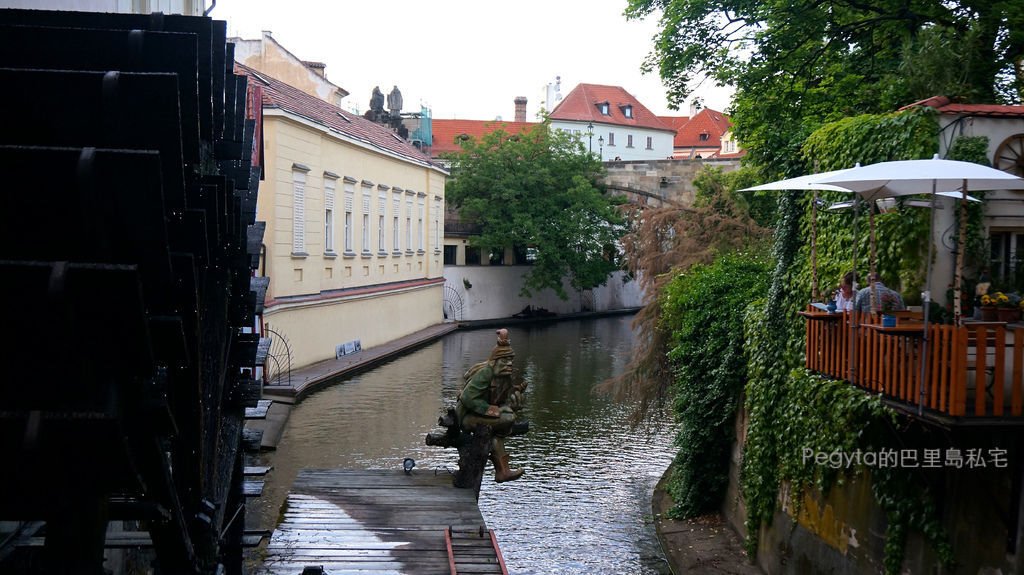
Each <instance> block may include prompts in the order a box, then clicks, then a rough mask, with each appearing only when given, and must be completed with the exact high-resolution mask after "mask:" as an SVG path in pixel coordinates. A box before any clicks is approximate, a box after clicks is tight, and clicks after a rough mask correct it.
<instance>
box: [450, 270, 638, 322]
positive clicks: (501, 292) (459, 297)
mask: <svg viewBox="0 0 1024 575" xmlns="http://www.w3.org/2000/svg"><path fill="white" fill-rule="evenodd" d="M529 271H530V267H529V266H445V268H444V279H445V296H444V297H445V304H444V305H445V314H446V316H447V317H445V319H448V320H456V321H476V320H484V319H496V318H505V317H510V316H512V315H514V314H517V313H519V312H521V311H523V308H524V307H526V306H528V305H529V306H533V307H534V308H544V309H546V310H548V311H550V312H552V313H556V314H560V315H561V314H567V313H576V312H580V311H614V310H622V309H632V308H637V307H640V306H642V305H643V293H642V292H641V291H640V286H639V284H638V283H637V282H636V281H635V280H632V279H629V278H628V276H625V275H624V274H623V273H622V272H615V273H613V274H612V275H611V276H610V277H609V278H608V281H607V282H606V283H605V285H603V286H598V287H596V288H594V289H593V290H585V291H584V292H578V291H576V290H575V289H573V288H572V287H571V286H569V285H568V284H567V283H566V284H565V285H564V286H563V289H565V292H566V294H568V296H569V298H568V299H566V300H562V299H559V297H558V295H557V294H555V292H554V290H550V289H546V290H543V291H540V292H536V293H534V294H533V295H532V296H531V297H524V296H521V295H519V290H520V289H522V286H523V275H525V274H526V273H527V272H529Z"/></svg>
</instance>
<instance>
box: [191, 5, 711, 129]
mask: <svg viewBox="0 0 1024 575" xmlns="http://www.w3.org/2000/svg"><path fill="white" fill-rule="evenodd" d="M625 6H626V0H543V1H542V0H517V1H514V2H505V3H498V2H494V1H492V0H433V1H424V0H420V1H417V2H413V1H410V0H391V1H387V2H374V1H356V0H343V1H338V0H218V1H217V6H216V8H214V10H213V12H212V13H211V14H210V16H212V17H213V18H216V19H218V20H226V21H227V22H228V35H229V36H240V37H242V38H246V39H255V38H258V37H259V35H260V31H261V30H269V31H271V32H272V33H273V36H274V39H275V40H277V41H278V42H279V43H280V44H281V45H282V46H284V47H285V48H287V49H288V50H289V51H291V52H292V53H293V54H295V55H296V56H297V57H299V58H301V59H303V60H314V61H320V62H324V63H326V64H327V70H326V71H327V78H328V79H329V80H330V81H331V82H333V83H335V84H337V85H339V86H341V87H342V88H344V89H345V90H347V91H348V92H349V93H350V95H349V96H348V97H347V98H345V100H344V101H343V105H344V106H345V107H346V108H349V109H353V108H356V109H357V111H358V112H360V113H362V112H363V111H365V110H366V109H367V108H369V103H370V93H371V91H372V90H373V87H374V86H380V89H381V91H382V92H384V94H387V93H388V92H390V91H391V87H392V86H394V85H397V86H398V88H399V89H400V90H401V91H402V96H403V100H404V107H403V111H406V112H411V111H418V108H419V104H420V103H422V104H425V105H427V106H428V107H430V108H431V109H432V110H433V114H434V117H435V118H448V119H450V118H459V119H469V120H491V119H494V118H495V117H497V116H501V117H502V118H503V119H505V120H512V119H513V113H514V105H513V99H514V98H515V97H516V96H526V97H527V99H528V104H527V119H528V120H531V121H532V120H535V119H536V114H537V111H538V109H539V107H540V104H541V98H542V95H543V87H544V85H545V84H547V83H550V82H554V80H555V77H556V76H561V78H562V90H561V91H562V94H563V95H565V94H568V93H569V91H570V90H572V88H573V87H574V86H576V84H578V83H581V82H585V83H591V84H610V85H617V86H622V87H623V88H625V89H626V90H627V91H628V92H630V93H631V94H633V95H634V96H635V97H636V98H637V99H638V100H640V102H641V103H643V104H644V105H645V106H647V107H648V108H650V109H651V111H653V112H654V113H655V114H659V115H688V108H684V109H683V110H680V111H679V112H672V111H670V110H669V109H668V103H667V101H666V98H665V88H664V87H663V86H662V85H661V82H660V81H659V80H658V78H657V76H656V75H655V74H646V75H645V74H642V73H641V72H640V65H641V64H642V62H643V60H644V57H645V56H646V55H647V54H648V53H649V52H650V50H651V46H652V41H651V38H652V36H653V35H654V33H655V31H656V30H657V22H656V20H652V19H648V20H646V21H627V20H626V18H625V17H624V16H623V15H622V11H623V10H624V9H625ZM705 84H706V86H704V87H702V89H701V91H700V93H701V94H702V95H703V96H704V99H705V105H706V106H708V107H710V108H714V109H717V110H720V111H725V108H727V107H728V105H729V99H728V93H727V92H726V91H725V90H722V89H716V88H714V87H713V86H711V84H710V82H707V83H705Z"/></svg>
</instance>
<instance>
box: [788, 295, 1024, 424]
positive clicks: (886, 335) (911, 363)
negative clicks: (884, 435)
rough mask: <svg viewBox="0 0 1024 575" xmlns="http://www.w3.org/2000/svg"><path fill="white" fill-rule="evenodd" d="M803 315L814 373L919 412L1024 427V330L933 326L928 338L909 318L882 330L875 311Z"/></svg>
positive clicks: (1007, 326) (982, 325)
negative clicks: (1017, 423) (881, 396)
mask: <svg viewBox="0 0 1024 575" xmlns="http://www.w3.org/2000/svg"><path fill="white" fill-rule="evenodd" d="M800 313H801V315H803V316H804V317H806V318H807V325H806V348H805V352H806V357H805V365H806V367H807V368H808V369H810V370H812V371H815V372H818V373H821V374H824V375H828V376H830V377H834V378H836V379H842V380H845V381H848V382H850V383H852V384H853V385H856V386H858V387H861V388H863V389H865V390H868V391H871V392H875V393H881V394H882V395H883V397H884V398H885V399H886V400H888V401H889V402H890V403H891V404H896V405H897V406H898V407H901V408H904V410H906V411H909V412H917V413H919V414H921V415H925V414H928V415H943V416H949V417H953V418H958V419H961V420H963V421H964V422H968V421H980V420H982V419H984V420H1019V421H1018V422H1019V423H1024V405H1022V395H1024V331H1021V330H1024V325H1021V326H1017V325H1015V324H1007V323H1004V322H965V325H963V326H960V327H956V326H952V325H944V324H935V323H930V324H929V325H928V327H927V333H926V332H925V326H924V323H923V322H921V321H920V320H914V319H909V318H908V319H901V320H900V322H899V323H898V324H897V325H896V326H895V327H883V326H882V321H881V318H879V317H878V316H876V315H872V314H866V313H865V314H861V313H855V312H842V313H831V314H830V313H826V312H819V311H816V310H813V309H812V308H809V309H808V311H806V312H800ZM1018 327H1019V329H1018ZM926 335H927V337H925V336H926ZM922 362H924V369H923V370H922ZM922 374H923V375H922Z"/></svg>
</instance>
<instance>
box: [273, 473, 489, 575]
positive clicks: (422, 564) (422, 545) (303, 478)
mask: <svg viewBox="0 0 1024 575" xmlns="http://www.w3.org/2000/svg"><path fill="white" fill-rule="evenodd" d="M310 566H322V567H323V569H324V572H325V573H329V574H330V575H341V574H355V573H358V574H360V575H383V574H394V575H398V574H405V575H428V574H430V575H435V574H436V575H456V574H470V573H472V574H495V575H500V574H505V575H507V573H508V572H507V571H506V570H505V565H504V560H503V559H502V557H501V551H500V550H499V549H498V544H497V540H496V539H495V538H494V534H493V532H491V531H490V530H489V529H488V528H487V526H486V525H485V524H484V519H483V516H482V515H481V514H480V509H479V507H478V506H477V502H476V499H475V497H474V493H473V490H472V489H456V488H454V487H452V478H451V475H449V474H448V473H444V472H441V473H439V474H435V473H434V472H433V471H429V470H426V471H420V470H413V472H412V474H410V475H406V474H405V473H404V472H402V471H401V470H395V471H391V470H370V471H366V470H345V469H304V470H302V471H300V472H299V476H298V477H297V478H296V480H295V483H294V485H293V486H292V490H291V492H290V493H289V494H288V499H287V502H286V504H285V509H284V511H283V519H282V521H281V523H280V524H279V525H278V526H277V529H275V530H274V534H273V536H272V537H271V540H270V544H269V546H268V547H267V554H266V559H265V560H264V563H263V566H262V568H261V569H260V570H258V571H257V573H262V574H266V575H286V574H287V575H299V574H300V573H302V570H303V569H304V568H305V567H310Z"/></svg>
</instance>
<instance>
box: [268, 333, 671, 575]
mask: <svg viewBox="0 0 1024 575" xmlns="http://www.w3.org/2000/svg"><path fill="white" fill-rule="evenodd" d="M631 321H632V316H613V317H605V318H596V319H586V320H571V321H563V322H557V323H550V324H540V325H534V326H526V327H515V328H510V330H509V332H510V337H511V341H512V347H513V349H514V350H515V352H516V358H515V369H516V372H517V375H519V376H521V377H523V378H524V379H525V380H526V381H527V382H529V387H528V389H527V392H526V398H527V405H526V408H525V410H524V414H525V416H526V417H527V419H529V421H530V432H529V434H528V435H526V436H523V437H516V438H512V439H510V440H508V441H507V443H506V447H507V448H508V450H509V453H510V454H511V463H512V466H513V467H522V468H524V469H525V471H526V473H525V475H524V476H523V477H522V478H521V479H520V480H518V481H515V482H510V483H503V484H500V485H499V484H496V483H494V482H493V474H492V471H491V469H490V466H488V470H487V472H486V474H485V476H484V483H483V488H482V489H481V493H480V508H481V512H482V513H483V516H484V519H485V520H486V521H487V524H488V526H489V527H491V528H492V529H494V530H495V532H496V534H497V537H498V541H499V543H500V545H501V550H502V553H503V555H504V557H505V562H506V564H507V566H508V568H509V572H510V573H512V574H514V575H532V574H537V575H541V574H544V575H549V574H584V573H585V574H595V573H608V574H627V573H628V574H642V575H662V574H667V573H669V572H670V571H669V569H668V566H667V563H666V562H665V560H664V557H663V555H662V552H661V548H660V546H659V544H658V541H657V538H656V535H655V532H654V527H653V524H652V522H651V493H652V491H653V489H654V485H655V484H656V483H657V481H658V479H659V478H660V477H661V475H662V474H663V473H664V471H665V469H666V468H667V467H668V465H669V463H670V462H671V460H672V457H673V454H674V449H673V446H672V437H673V432H672V430H671V426H670V424H669V423H668V420H667V418H664V417H662V418H659V419H660V421H659V423H657V424H648V425H645V426H644V427H641V428H632V427H631V426H630V425H629V421H628V420H629V415H630V410H631V406H628V405H621V404H617V403H614V402H612V401H610V400H609V399H607V398H605V397H603V396H600V395H598V394H596V393H595V392H594V388H595V386H596V385H597V384H598V383H600V382H601V381H603V380H605V379H606V378H608V377H610V376H613V375H616V374H618V373H621V371H622V370H623V368H624V366H625V364H626V362H627V361H628V360H629V356H630V349H631V347H632V345H633V333H632V331H631V329H630V322H631ZM494 342H495V334H494V330H493V329H481V330H473V331H456V332H453V333H451V334H449V335H446V336H445V337H444V338H443V339H441V340H439V341H437V342H434V343H432V344H429V345H427V346H425V347H422V348H420V349H418V350H416V351H413V352H411V353H409V354H406V355H404V356H402V357H400V358H398V359H395V360H393V361H391V362H389V363H386V364H383V365H381V366H378V367H376V368H374V369H372V370H370V371H367V372H364V373H362V374H360V375H357V376H355V377H352V378H350V379H348V380H346V381H344V382H343V383H339V384H337V385H334V386H332V387H329V388H326V389H324V390H321V391H319V392H316V393H314V394H313V395H310V396H309V397H307V398H306V399H305V400H303V401H302V402H301V403H300V404H298V405H297V406H296V407H295V409H294V410H293V411H292V414H291V417H290V418H289V421H288V424H287V427H286V428H285V432H284V436H283V437H282V440H281V442H280V444H279V445H278V449H277V451H276V452H270V453H267V454H264V455H263V456H262V458H263V462H262V463H263V464H266V465H272V466H273V467H274V469H273V471H271V472H270V474H269V475H268V476H267V484H266V486H265V489H264V495H263V497H261V498H259V499H258V500H255V501H253V502H252V503H251V504H250V506H249V514H250V516H249V520H248V523H249V524H250V525H251V526H259V527H264V528H271V527H272V526H273V525H274V523H275V522H276V519H277V516H278V513H279V510H280V506H281V503H282V502H283V501H284V499H285V496H286V495H287V491H288V487H289V486H290V485H291V483H292V481H293V480H294V479H295V476H296V474H297V473H298V471H299V469H301V468H304V467H315V468H339V467H340V468H359V469H380V468H383V469H396V470H397V469H400V468H401V466H402V460H403V459H404V458H406V457H411V458H413V459H415V460H416V468H415V471H414V472H415V473H448V472H449V470H453V469H454V468H455V467H456V466H457V461H458V457H457V454H456V452H455V450H454V449H442V448H438V447H428V446H426V445H425V444H424V436H425V435H426V433H427V432H429V431H431V430H433V429H435V428H436V426H437V418H438V416H439V415H441V414H442V413H443V412H444V410H445V409H446V408H447V407H448V406H451V405H454V402H455V398H456V394H457V392H458V388H459V386H460V383H461V379H462V374H463V373H464V372H465V370H466V369H467V368H468V367H469V366H471V365H472V364H474V363H476V362H479V361H482V360H484V359H486V358H487V356H488V354H489V353H490V350H491V348H492V347H493V346H494Z"/></svg>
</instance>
